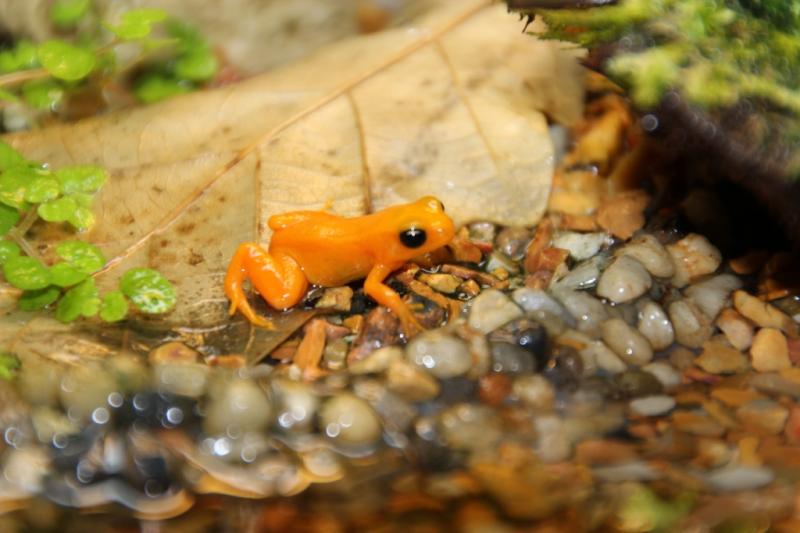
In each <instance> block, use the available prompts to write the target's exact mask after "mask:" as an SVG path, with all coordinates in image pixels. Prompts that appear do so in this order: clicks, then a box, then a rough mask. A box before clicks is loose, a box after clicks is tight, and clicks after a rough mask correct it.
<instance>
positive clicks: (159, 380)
mask: <svg viewBox="0 0 800 533" xmlns="http://www.w3.org/2000/svg"><path fill="white" fill-rule="evenodd" d="M209 371H210V368H209V367H208V365H205V364H203V363H182V364H175V363H167V364H161V365H155V366H154V367H153V384H154V385H155V387H156V389H158V390H159V391H162V392H168V393H170V394H177V395H179V396H188V397H190V398H199V397H200V396H202V395H203V394H205V392H206V387H207V386H208V373H209Z"/></svg>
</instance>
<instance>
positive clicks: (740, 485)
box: [706, 465, 775, 491]
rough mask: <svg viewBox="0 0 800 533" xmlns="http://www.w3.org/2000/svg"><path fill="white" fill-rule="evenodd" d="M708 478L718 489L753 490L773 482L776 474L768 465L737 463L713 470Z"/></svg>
mask: <svg viewBox="0 0 800 533" xmlns="http://www.w3.org/2000/svg"><path fill="white" fill-rule="evenodd" d="M706 479H708V482H709V483H710V484H711V486H712V487H714V488H715V489H717V490H725V491H738V490H753V489H757V488H759V487H763V486H764V485H768V484H769V483H771V482H772V480H773V479H775V474H773V472H772V470H770V469H769V468H766V467H759V466H742V465H736V466H733V467H730V466H727V467H724V468H720V469H719V470H716V471H715V472H711V473H710V474H708V476H707V477H706Z"/></svg>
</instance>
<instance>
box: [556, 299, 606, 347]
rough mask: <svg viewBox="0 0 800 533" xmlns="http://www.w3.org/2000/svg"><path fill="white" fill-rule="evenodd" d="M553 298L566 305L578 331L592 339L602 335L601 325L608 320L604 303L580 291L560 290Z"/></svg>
mask: <svg viewBox="0 0 800 533" xmlns="http://www.w3.org/2000/svg"><path fill="white" fill-rule="evenodd" d="M553 296H555V297H556V298H558V300H559V301H560V302H561V303H562V304H564V307H566V308H567V311H569V313H570V314H571V315H572V317H573V318H574V319H575V321H576V322H577V329H578V331H581V332H583V333H586V334H587V335H589V336H591V337H597V336H598V335H600V325H601V324H602V323H603V322H604V321H605V320H606V319H607V318H608V311H607V310H606V306H605V305H603V302H601V301H600V300H598V299H597V298H595V297H593V296H591V295H589V294H586V293H585V292H580V291H570V290H558V291H555V292H553Z"/></svg>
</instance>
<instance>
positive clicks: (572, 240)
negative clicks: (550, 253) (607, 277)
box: [552, 231, 608, 261]
mask: <svg viewBox="0 0 800 533" xmlns="http://www.w3.org/2000/svg"><path fill="white" fill-rule="evenodd" d="M607 239H608V236H607V235H606V234H605V233H604V232H595V233H577V232H574V231H562V232H560V233H558V234H556V236H555V237H553V244H552V246H554V247H556V248H563V249H565V250H569V255H570V256H571V257H572V258H573V259H575V260H576V261H583V260H584V259H589V258H590V257H593V256H595V255H596V254H597V252H599V251H600V248H602V247H603V244H605V243H606V240H607Z"/></svg>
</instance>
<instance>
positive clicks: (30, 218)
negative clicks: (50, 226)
mask: <svg viewBox="0 0 800 533" xmlns="http://www.w3.org/2000/svg"><path fill="white" fill-rule="evenodd" d="M37 220H39V214H38V213H37V212H36V209H31V210H30V211H28V212H27V213H25V218H23V219H22V221H21V222H20V223H19V224H17V225H16V226H14V227H13V228H11V230H9V232H8V236H9V237H11V239H13V241H14V242H16V243H17V244H18V245H19V247H20V248H22V251H23V252H25V254H26V255H28V256H29V257H33V258H34V259H36V260H37V261H41V260H42V258H41V257H39V254H38V253H37V252H36V250H34V248H33V247H32V246H31V245H30V244H29V243H28V241H27V240H25V234H26V233H28V230H29V229H31V226H33V224H34V223H35V222H36V221H37Z"/></svg>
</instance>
